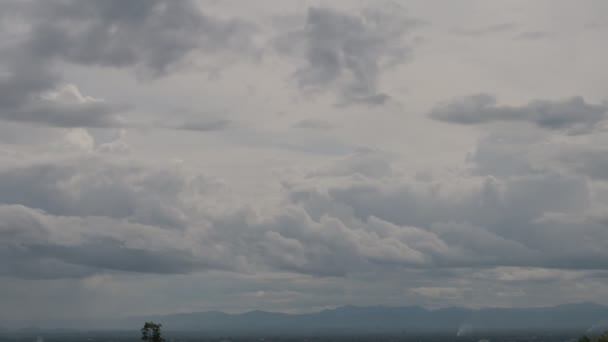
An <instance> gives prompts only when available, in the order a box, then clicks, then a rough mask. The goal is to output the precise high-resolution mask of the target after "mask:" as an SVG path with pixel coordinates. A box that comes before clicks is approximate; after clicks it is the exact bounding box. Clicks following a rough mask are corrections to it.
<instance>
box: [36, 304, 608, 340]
mask: <svg viewBox="0 0 608 342" xmlns="http://www.w3.org/2000/svg"><path fill="white" fill-rule="evenodd" d="M147 320H154V321H157V322H160V323H162V324H163V328H164V330H165V331H192V332H195V331H199V332H206V333H210V334H214V333H227V334H231V335H235V334H307V335H311V334H381V333H386V334H401V333H422V332H442V333H447V334H454V335H456V334H457V333H460V334H473V333H475V332H489V331H496V330H552V331H553V330H561V331H565V330H568V331H577V332H580V333H585V332H587V331H597V332H599V331H603V330H605V329H604V327H605V328H606V329H608V324H607V323H608V306H604V305H599V304H594V303H579V304H568V305H559V306H552V307H539V308H513V309H507V308H485V309H478V310H475V309H468V308H462V307H451V308H444V309H437V310H429V309H425V308H422V307H418V306H407V307H387V306H371V307H358V306H344V307H339V308H336V309H331V310H323V311H320V312H316V313H307V314H284V313H275V312H265V311H250V312H246V313H242V314H227V313H223V312H219V311H209V312H195V313H182V314H172V315H159V316H140V317H129V318H126V319H120V320H118V319H116V320H103V321H100V320H96V321H94V322H91V321H88V322H85V321H82V322H79V321H76V320H72V321H70V322H67V321H64V322H46V323H45V324H44V325H43V327H44V328H47V329H48V328H77V329H82V330H91V329H125V330H136V329H138V328H139V327H140V325H141V324H142V323H143V322H145V321H147Z"/></svg>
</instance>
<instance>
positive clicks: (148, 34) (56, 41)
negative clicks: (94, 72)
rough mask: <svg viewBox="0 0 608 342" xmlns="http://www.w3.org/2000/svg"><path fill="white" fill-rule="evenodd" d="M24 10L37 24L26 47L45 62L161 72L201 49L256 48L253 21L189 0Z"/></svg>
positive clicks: (66, 2) (59, 1)
mask: <svg viewBox="0 0 608 342" xmlns="http://www.w3.org/2000/svg"><path fill="white" fill-rule="evenodd" d="M23 8H24V12H25V13H27V15H29V16H30V17H29V20H30V22H32V33H31V35H30V38H29V40H28V41H27V43H26V48H27V51H28V52H29V53H30V54H31V55H33V56H35V57H36V58H41V59H44V60H46V59H60V60H63V61H67V62H70V63H75V64H82V65H99V66H104V67H117V68H122V67H132V66H135V67H139V68H142V70H144V71H147V72H150V73H151V74H152V76H159V75H162V74H165V73H166V72H168V71H169V69H170V68H172V67H173V66H175V65H176V63H179V62H181V61H183V59H184V58H186V57H187V56H188V55H189V54H190V53H192V52H195V51H198V50H200V51H205V53H209V54H213V53H219V52H222V51H225V50H233V51H237V50H238V51H239V52H242V51H244V50H246V49H249V48H251V47H252V45H251V44H252V43H251V40H250V33H251V31H252V25H251V24H248V23H245V22H243V21H240V20H236V19H232V20H224V19H218V18H214V17H212V16H208V15H206V14H204V13H203V12H201V10H200V8H199V6H198V5H197V4H196V2H194V1H190V0H180V1H165V0H151V1H149V0H135V1H130V2H129V3H125V2H124V1H117V0H110V1H105V0H85V1H72V0H51V1H45V2H44V3H26V4H24V6H23ZM75 28H76V29H75Z"/></svg>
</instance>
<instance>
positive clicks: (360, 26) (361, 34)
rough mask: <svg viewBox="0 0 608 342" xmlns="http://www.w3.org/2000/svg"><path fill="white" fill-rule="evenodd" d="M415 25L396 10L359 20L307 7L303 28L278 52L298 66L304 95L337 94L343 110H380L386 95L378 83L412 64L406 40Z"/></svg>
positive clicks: (281, 43) (360, 15) (364, 14)
mask: <svg viewBox="0 0 608 342" xmlns="http://www.w3.org/2000/svg"><path fill="white" fill-rule="evenodd" d="M419 24H420V21H419V20H417V19H412V18H410V17H409V16H407V15H406V14H405V13H404V10H403V9H402V8H400V7H399V6H398V5H396V4H393V5H391V6H387V7H384V8H381V9H376V8H374V9H368V10H364V11H361V12H360V13H358V14H353V13H349V12H342V11H339V10H335V9H330V8H323V7H311V8H310V9H309V10H308V14H307V16H306V23H305V25H304V27H302V28H301V29H299V30H295V31H292V32H289V33H287V34H285V35H283V36H281V37H279V38H278V39H277V41H276V46H277V49H278V51H279V52H280V53H283V54H286V55H290V56H295V57H296V58H299V59H301V60H302V65H301V66H300V67H299V69H298V70H297V71H296V73H295V77H296V79H297V81H298V84H299V86H300V87H301V88H302V89H303V90H305V91H313V92H318V91H325V90H327V89H335V90H336V92H337V93H338V96H339V99H340V100H339V102H342V103H344V104H356V103H365V104H369V105H381V104H384V103H385V102H386V101H388V100H389V98H390V95H388V94H385V93H383V92H382V91H381V90H380V89H379V88H380V86H379V82H380V78H381V76H382V74H383V73H384V71H386V70H387V69H388V68H390V67H392V66H395V65H399V64H402V63H404V62H406V61H407V60H408V58H410V55H411V50H412V48H411V47H410V45H409V44H408V43H407V41H406V35H407V34H408V33H409V32H410V31H411V30H412V29H413V28H415V27H416V26H418V25H419Z"/></svg>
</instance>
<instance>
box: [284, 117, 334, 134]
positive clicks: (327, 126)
mask: <svg viewBox="0 0 608 342" xmlns="http://www.w3.org/2000/svg"><path fill="white" fill-rule="evenodd" d="M293 128H301V129H313V130H322V131H326V130H331V129H332V128H334V125H332V124H331V123H329V122H327V121H323V120H314V119H305V120H301V121H298V122H296V123H295V124H294V125H293Z"/></svg>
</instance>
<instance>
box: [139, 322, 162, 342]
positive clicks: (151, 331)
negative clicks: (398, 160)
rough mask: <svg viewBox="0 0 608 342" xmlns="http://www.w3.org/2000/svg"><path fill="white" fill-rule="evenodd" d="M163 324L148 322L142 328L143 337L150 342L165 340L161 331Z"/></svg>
mask: <svg viewBox="0 0 608 342" xmlns="http://www.w3.org/2000/svg"><path fill="white" fill-rule="evenodd" d="M162 326H163V325H162V324H160V323H158V324H157V323H154V322H146V323H145V324H144V327H143V328H141V339H142V340H143V341H149V342H163V341H164V340H165V339H164V338H162V336H161V332H160V328H161V327H162Z"/></svg>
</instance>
